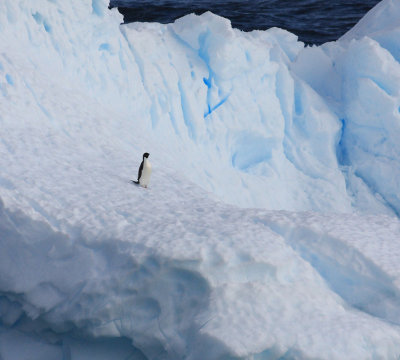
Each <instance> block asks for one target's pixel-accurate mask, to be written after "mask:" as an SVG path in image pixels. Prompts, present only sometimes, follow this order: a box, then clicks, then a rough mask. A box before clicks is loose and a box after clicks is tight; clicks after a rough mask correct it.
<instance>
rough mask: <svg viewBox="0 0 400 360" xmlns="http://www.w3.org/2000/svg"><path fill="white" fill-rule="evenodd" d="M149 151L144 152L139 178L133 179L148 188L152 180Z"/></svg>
mask: <svg viewBox="0 0 400 360" xmlns="http://www.w3.org/2000/svg"><path fill="white" fill-rule="evenodd" d="M149 156H150V154H149V153H144V154H143V160H142V163H141V164H140V167H139V173H138V179H137V181H135V180H132V182H133V183H135V184H138V185H140V186H143V187H145V188H147V185H149V182H150V175H151V164H150V161H149Z"/></svg>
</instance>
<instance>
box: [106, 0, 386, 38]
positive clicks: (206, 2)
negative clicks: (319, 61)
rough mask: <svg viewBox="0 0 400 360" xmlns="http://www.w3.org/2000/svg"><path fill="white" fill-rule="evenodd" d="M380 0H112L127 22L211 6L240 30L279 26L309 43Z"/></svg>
mask: <svg viewBox="0 0 400 360" xmlns="http://www.w3.org/2000/svg"><path fill="white" fill-rule="evenodd" d="M378 2H379V0H353V1H352V0H214V1H213V0H177V1H171V0H142V1H141V0H111V1H110V6H111V7H118V8H119V11H120V12H121V13H122V14H123V15H124V19H125V20H124V21H125V22H126V23H129V22H133V21H145V22H153V21H155V22H160V23H170V22H173V21H174V20H175V19H177V18H179V17H181V16H183V15H186V14H190V13H196V14H202V13H203V12H205V11H207V10H210V11H212V12H213V13H215V14H218V15H221V16H223V17H226V18H228V19H230V20H231V22H232V26H233V27H236V28H239V29H241V30H245V31H250V30H254V29H258V30H265V29H268V28H270V27H273V26H277V27H280V28H283V29H286V30H289V31H290V32H293V33H294V34H296V35H298V36H299V40H301V41H304V42H305V43H307V44H321V43H324V42H326V41H332V40H337V39H338V38H339V37H340V36H342V35H343V34H344V33H345V32H346V31H347V30H349V29H350V28H351V27H353V26H354V25H355V24H356V23H357V21H358V20H359V19H361V17H363V16H364V15H365V14H366V13H367V11H368V10H369V9H371V8H372V7H373V6H375V5H376V4H377V3H378Z"/></svg>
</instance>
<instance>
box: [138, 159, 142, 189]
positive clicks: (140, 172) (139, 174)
mask: <svg viewBox="0 0 400 360" xmlns="http://www.w3.org/2000/svg"><path fill="white" fill-rule="evenodd" d="M142 171H143V161H142V163H141V164H140V166H139V172H138V177H137V183H138V184H139V181H140V178H141V177H142Z"/></svg>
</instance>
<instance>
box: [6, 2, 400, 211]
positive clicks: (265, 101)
mask: <svg viewBox="0 0 400 360" xmlns="http://www.w3.org/2000/svg"><path fill="white" fill-rule="evenodd" d="M387 4H389V5H387ZM106 5H107V4H106V1H98V2H96V1H93V2H91V1H86V2H81V3H79V4H75V3H74V2H73V3H68V4H65V3H61V2H60V3H59V2H57V1H53V2H50V3H48V2H43V1H38V2H35V3H30V2H26V3H25V2H20V3H15V2H13V3H9V2H3V3H2V4H1V5H0V6H2V9H1V10H2V11H1V15H0V16H2V19H1V24H2V25H1V26H2V28H3V31H2V33H1V36H2V43H3V44H7V49H8V54H10V55H12V56H13V57H15V60H7V57H5V54H3V62H2V63H3V64H7V63H12V64H16V59H18V62H19V63H20V64H21V67H22V68H24V69H30V70H29V71H22V72H21V71H20V70H19V69H18V68H14V69H13V71H8V70H7V71H6V70H4V66H2V68H0V71H2V72H3V86H2V93H3V94H4V95H6V94H8V92H11V93H12V89H14V90H15V88H16V87H20V88H21V89H19V90H18V91H19V93H21V92H22V91H26V93H27V96H29V97H31V98H32V99H33V101H34V102H36V103H37V107H38V108H39V112H42V113H43V114H44V115H45V116H46V117H47V118H49V116H50V117H51V114H50V113H49V111H48V110H47V107H46V105H45V104H43V103H42V102H41V101H40V98H41V94H40V92H41V88H42V87H41V86H39V85H35V84H34V82H35V81H36V80H35V79H34V77H38V76H43V77H45V78H49V79H52V80H51V81H52V82H54V83H55V84H57V85H54V86H58V85H59V84H62V86H64V88H69V89H73V90H71V91H74V92H82V93H85V94H88V95H89V96H90V97H91V98H93V99H95V100H96V101H98V102H99V103H101V104H107V106H108V107H113V108H114V109H115V111H117V112H119V113H124V114H126V115H127V116H129V117H130V121H131V122H132V124H133V126H135V127H137V128H138V129H139V128H140V129H141V130H140V131H141V132H143V131H144V132H145V133H146V134H145V135H144V136H145V137H148V138H149V145H148V147H151V146H152V145H150V144H154V143H157V144H159V145H160V146H162V150H159V149H157V148H156V147H155V148H154V149H155V151H156V152H159V151H162V153H163V156H162V157H163V161H169V163H170V164H171V165H173V166H175V168H176V169H177V171H179V172H181V173H182V174H184V175H185V176H186V177H187V178H188V179H190V180H191V181H194V182H195V183H197V184H199V185H200V186H202V187H203V188H204V189H206V190H207V191H209V192H211V193H213V194H215V195H216V196H218V197H219V198H220V199H222V200H224V201H227V202H229V203H233V204H237V205H241V206H246V207H253V206H256V207H267V208H270V209H291V210H319V211H331V210H332V211H340V212H348V211H351V209H352V208H357V209H360V210H362V211H368V212H371V211H372V212H373V211H375V209H377V208H379V209H380V210H379V211H389V212H390V211H391V210H385V207H389V208H391V209H393V210H394V211H395V212H397V209H398V207H399V203H398V198H397V195H396V187H397V185H398V184H397V182H396V178H398V177H397V176H396V175H394V176H393V177H392V179H391V180H390V179H388V180H387V181H386V180H385V179H386V178H387V177H388V176H389V174H388V172H387V171H389V169H393V168H394V169H398V160H397V157H396V156H394V157H393V156H392V155H391V154H389V153H390V152H391V151H392V150H393V147H392V146H391V145H392V143H393V141H390V140H387V136H386V137H385V136H384V135H382V136H380V137H379V138H377V134H373V135H371V134H370V133H369V132H368V131H364V130H365V129H364V130H362V131H358V128H359V125H357V124H358V123H360V121H361V122H362V124H364V118H366V117H375V120H374V119H372V118H371V119H370V122H371V121H372V122H374V123H376V121H379V119H378V120H376V119H377V118H384V123H385V124H384V126H383V127H382V131H383V132H387V131H388V130H389V129H390V130H389V132H390V134H391V136H392V137H396V135H395V134H396V131H397V130H395V129H396V121H397V116H398V111H394V112H393V114H392V115H391V113H392V110H388V104H387V101H389V102H391V105H390V106H391V107H390V109H391V108H392V107H394V108H395V110H398V107H397V108H396V106H397V103H398V98H397V92H396V88H395V85H394V84H395V83H396V81H397V80H396V76H398V75H396V74H398V68H397V62H396V61H395V60H392V59H390V55H385V54H386V53H387V51H386V50H385V48H384V47H383V48H382V47H381V46H379V45H378V44H379V43H378V44H375V45H373V44H372V43H373V41H372V40H371V41H372V42H370V43H368V41H370V40H357V41H356V42H354V44H353V45H349V44H348V41H347V40H345V38H344V39H343V40H341V41H340V42H338V43H337V44H326V45H325V46H322V47H320V48H315V47H313V48H304V47H303V44H302V43H299V42H297V38H296V37H295V36H294V35H292V34H290V33H288V32H286V31H284V30H280V29H270V30H268V31H265V32H258V31H253V32H251V33H244V32H241V31H239V30H236V29H232V28H231V25H230V22H229V21H228V20H226V19H223V18H220V17H218V16H215V15H213V14H211V13H206V14H203V15H202V16H195V15H189V16H186V17H184V18H182V19H179V20H178V21H176V22H175V23H174V24H169V25H161V24H143V23H136V24H129V25H123V26H119V23H120V22H121V21H122V19H121V15H119V14H118V12H117V10H116V9H113V10H111V11H110V10H108V9H107V6H106ZM388 6H392V7H394V6H395V5H394V4H392V3H390V2H387V1H386V2H383V3H382V4H381V5H380V8H384V9H386V8H387V7H388ZM376 12H377V11H376ZM369 17H370V18H373V19H376V17H374V16H373V15H370V16H369ZM370 21H376V22H377V23H382V22H380V21H379V20H370ZM393 21H395V20H393ZM360 26H361V25H360ZM354 31H356V30H354ZM357 31H358V30H357ZM360 31H361V30H360ZM396 31H397V30H396V27H395V26H394V25H393V26H391V27H390V29H389V30H387V31H386V32H385V34H386V35H385V39H386V40H385V41H386V42H385V44H386V43H388V44H389V43H390V41H392V42H393V41H395V40H390V39H395V38H396V36H395V32H396ZM375 33H377V31H375ZM380 34H381V33H380ZM348 36H350V35H348ZM376 36H378V35H376ZM379 36H381V37H382V36H383V35H382V34H381V35H379ZM375 41H376V40H375ZM382 41H383V40H382ZM382 41H381V42H382ZM367 43H368V44H367ZM387 47H390V46H389V45H387ZM390 48H391V49H396V48H397V47H396V46H395V45H393V46H391V47H390ZM362 51H363V52H364V53H362ZM393 51H396V50H393ZM381 53H382V54H384V55H382V56H386V58H385V59H384V60H382V59H383V58H382V56H381ZM21 54H24V55H23V56H21ZM10 55H8V56H10ZM364 59H367V61H363V60H364ZM358 61H363V62H362V64H363V65H362V67H360V66H358ZM377 64H378V66H377ZM379 64H385V65H382V67H380V66H379ZM386 64H392V65H390V68H387V65H386ZM366 73H370V74H371V75H370V76H369V75H368V74H366ZM39 74H40V75H39ZM357 74H359V75H357ZM368 76H369V78H372V79H375V80H376V81H375V83H378V84H379V86H380V88H379V89H378V90H376V89H375V90H374V88H373V85H371V84H369V85H368V84H365V82H366V80H365V78H366V77H368ZM360 78H362V79H363V80H360V81H359V80H358V79H360ZM372 81H373V80H372ZM361 82H364V83H363V85H361ZM359 83H360V84H359ZM386 83H390V84H392V85H390V86H389V88H390V89H387V86H386V85H385V84H386ZM371 86H372V87H371ZM379 86H378V87H379ZM385 86H386V87H385ZM49 87H50V86H49ZM22 88H23V89H22ZM361 88H362V89H363V90H362V91H361ZM359 90H360V91H359ZM49 91H51V89H49ZM374 91H378V92H379V91H384V92H385V91H386V92H387V95H388V96H389V98H391V99H392V100H387V99H385V94H381V95H380V96H381V97H382V100H381V101H376V102H375V101H374V102H371V101H369V98H371V97H373V98H375V94H374V93H373V92H374ZM2 101H3V106H9V102H8V100H7V99H6V98H5V96H4V97H3V99H2ZM385 101H386V102H385ZM367 105H369V107H372V109H370V110H369V109H368V106H367ZM358 107H359V108H360V109H358ZM19 108H20V107H19ZM16 111H21V110H20V109H17V110H16ZM363 111H364V112H367V113H368V114H369V115H368V116H363V115H361V113H362V112H363ZM385 111H386V113H385ZM354 113H357V116H363V119H360V120H354V116H353V115H352V114H354ZM372 113H375V115H373V114H372ZM388 113H390V114H388ZM387 115H390V116H389V117H392V119H393V120H392V121H391V123H390V122H389V120H388V117H387ZM4 116H8V115H4ZM79 121H84V119H80V120H79ZM110 121H111V120H110ZM362 126H364V125H362ZM356 128H357V129H356ZM375 128H376V126H375V125H374V126H373V127H372V128H371V131H374V129H375ZM384 129H386V130H384ZM361 132H362V134H361ZM372 137H374V138H375V139H374V140H372ZM150 139H151V140H150ZM127 141H128V142H129V141H131V142H133V139H127ZM388 141H389V142H388ZM372 143H374V145H372ZM366 144H371V145H368V146H367V145H366ZM385 144H386V145H388V146H386V145H385ZM390 149H392V150H390ZM394 153H396V151H394ZM178 154H180V156H179V157H177V155H178ZM366 154H371V156H368V155H366ZM365 156H367V158H365ZM389 158H390V159H392V160H389ZM177 159H179V160H177ZM367 159H368V160H367ZM366 163H369V164H370V165H368V166H365V164H366ZM363 164H364V165H363ZM384 164H386V165H384ZM377 167H380V170H379V171H377V170H374V169H375V168H377ZM371 170H372V171H371ZM372 174H379V175H372Z"/></svg>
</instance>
